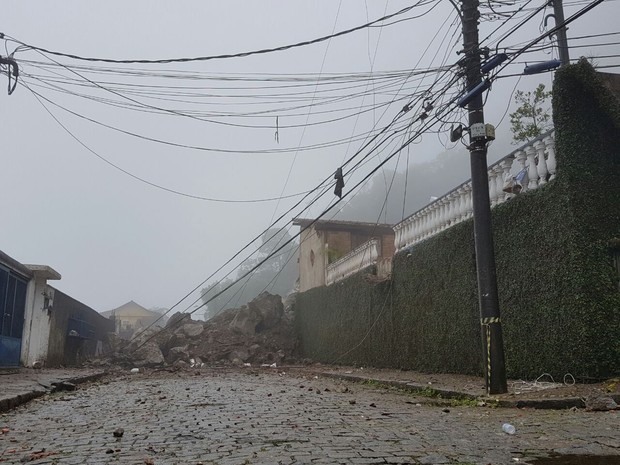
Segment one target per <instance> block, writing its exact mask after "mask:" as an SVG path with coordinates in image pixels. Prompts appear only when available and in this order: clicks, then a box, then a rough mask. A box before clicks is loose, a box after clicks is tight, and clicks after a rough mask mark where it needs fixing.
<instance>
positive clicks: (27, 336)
mask: <svg viewBox="0 0 620 465" xmlns="http://www.w3.org/2000/svg"><path fill="white" fill-rule="evenodd" d="M50 296H51V292H50V289H49V286H48V285H47V279H45V278H41V277H39V276H35V277H34V278H33V279H31V280H30V282H29V283H28V291H27V295H26V312H25V316H24V321H25V324H24V337H23V339H22V360H21V361H22V364H23V365H24V366H27V367H30V366H33V364H34V363H35V362H40V363H42V364H43V365H45V364H46V362H47V347H48V344H49V335H50V326H51V314H50V312H49V311H48V309H47V308H46V304H48V303H49V297H50Z"/></svg>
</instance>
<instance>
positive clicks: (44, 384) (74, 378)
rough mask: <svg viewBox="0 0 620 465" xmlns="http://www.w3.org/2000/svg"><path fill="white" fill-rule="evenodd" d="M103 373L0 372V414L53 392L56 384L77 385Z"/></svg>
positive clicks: (101, 371) (82, 370) (17, 370)
mask: <svg viewBox="0 0 620 465" xmlns="http://www.w3.org/2000/svg"><path fill="white" fill-rule="evenodd" d="M104 373H105V371H104V370H98V369H83V368H75V369H45V370H35V369H31V368H17V369H2V370H0V412H6V411H8V410H10V409H12V408H15V407H17V406H18V405H21V404H24V403H26V402H28V401H30V400H32V399H35V398H37V397H41V396H44V395H45V394H47V393H49V392H50V391H52V390H55V389H56V387H55V385H57V384H58V383H63V382H64V383H75V384H79V383H82V382H86V381H89V380H93V379H97V378H99V377H101V376H102V375H103V374H104Z"/></svg>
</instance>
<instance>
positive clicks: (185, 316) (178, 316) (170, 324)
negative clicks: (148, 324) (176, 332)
mask: <svg viewBox="0 0 620 465" xmlns="http://www.w3.org/2000/svg"><path fill="white" fill-rule="evenodd" d="M181 320H183V321H184V322H185V323H191V321H192V316H191V315H190V314H189V313H181V312H176V313H175V314H174V315H172V316H171V317H170V318H169V319H168V321H167V322H166V328H173V329H174V328H177V327H178V326H180V325H181V324H182V323H181Z"/></svg>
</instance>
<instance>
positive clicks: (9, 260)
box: [0, 250, 32, 278]
mask: <svg viewBox="0 0 620 465" xmlns="http://www.w3.org/2000/svg"><path fill="white" fill-rule="evenodd" d="M0 263H2V264H4V265H5V266H8V267H9V268H13V269H14V270H15V271H17V272H19V273H21V274H23V275H24V276H27V277H28V278H31V277H32V271H30V270H29V269H28V268H27V267H26V266H25V265H23V264H21V263H20V262H18V261H17V260H15V259H14V258H13V257H10V256H8V255H7V254H5V253H4V252H3V251H2V250H0Z"/></svg>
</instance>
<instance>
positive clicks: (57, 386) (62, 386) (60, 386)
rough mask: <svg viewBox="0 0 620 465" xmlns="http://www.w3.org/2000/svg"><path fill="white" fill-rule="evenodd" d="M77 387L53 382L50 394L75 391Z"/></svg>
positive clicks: (66, 383) (65, 382)
mask: <svg viewBox="0 0 620 465" xmlns="http://www.w3.org/2000/svg"><path fill="white" fill-rule="evenodd" d="M76 389H77V386H76V385H75V384H73V383H70V382H69V381H53V382H52V392H60V391H75V390H76Z"/></svg>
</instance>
